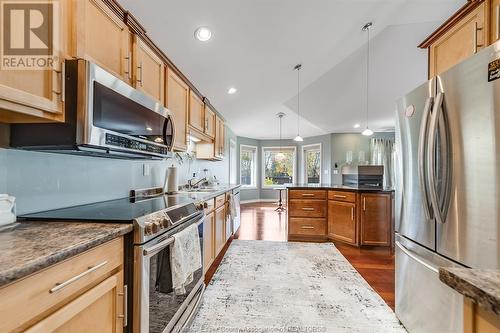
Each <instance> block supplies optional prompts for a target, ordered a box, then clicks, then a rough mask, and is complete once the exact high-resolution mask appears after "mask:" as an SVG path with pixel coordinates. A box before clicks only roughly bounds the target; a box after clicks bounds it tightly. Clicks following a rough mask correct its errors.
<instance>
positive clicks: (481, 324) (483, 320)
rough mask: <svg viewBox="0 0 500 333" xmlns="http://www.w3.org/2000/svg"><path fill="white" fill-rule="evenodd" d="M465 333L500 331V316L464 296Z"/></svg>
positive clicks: (496, 332)
mask: <svg viewBox="0 0 500 333" xmlns="http://www.w3.org/2000/svg"><path fill="white" fill-rule="evenodd" d="M464 333H500V316H499V315H498V314H495V313H493V312H492V311H490V310H488V309H486V308H484V307H482V306H480V305H478V304H477V303H475V302H474V301H472V300H471V299H469V298H467V297H464Z"/></svg>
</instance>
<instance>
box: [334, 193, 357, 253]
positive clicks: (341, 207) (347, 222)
mask: <svg viewBox="0 0 500 333" xmlns="http://www.w3.org/2000/svg"><path fill="white" fill-rule="evenodd" d="M356 220H357V219H356V204H354V203H351V202H342V201H331V200H330V201H328V236H329V237H330V238H332V239H334V240H339V241H342V242H346V243H349V244H352V245H357V243H358V242H357V237H356V225H357V223H356Z"/></svg>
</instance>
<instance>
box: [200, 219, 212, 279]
mask: <svg viewBox="0 0 500 333" xmlns="http://www.w3.org/2000/svg"><path fill="white" fill-rule="evenodd" d="M214 231H215V215H214V212H212V213H210V214H208V215H207V216H205V220H204V221H203V272H204V273H206V272H207V270H208V269H209V268H210V265H212V263H213V262H214V259H215V242H214V240H215V234H214Z"/></svg>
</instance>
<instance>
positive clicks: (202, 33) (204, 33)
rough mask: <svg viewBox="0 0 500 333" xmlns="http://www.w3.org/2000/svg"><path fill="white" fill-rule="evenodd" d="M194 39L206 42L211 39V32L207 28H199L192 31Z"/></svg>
mask: <svg viewBox="0 0 500 333" xmlns="http://www.w3.org/2000/svg"><path fill="white" fill-rule="evenodd" d="M194 37H195V38H196V39H197V40H199V41H200V42H206V41H208V40H209V39H210V38H212V32H211V31H210V29H208V28H207V27H199V28H198V29H196V30H195V31H194Z"/></svg>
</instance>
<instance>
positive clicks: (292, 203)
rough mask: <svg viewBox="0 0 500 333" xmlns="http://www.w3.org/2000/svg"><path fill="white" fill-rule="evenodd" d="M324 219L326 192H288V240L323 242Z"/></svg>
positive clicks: (324, 232) (324, 233) (325, 228)
mask: <svg viewBox="0 0 500 333" xmlns="http://www.w3.org/2000/svg"><path fill="white" fill-rule="evenodd" d="M326 217H327V200H326V190H289V191H288V239H289V240H292V241H293V240H298V241H301V240H304V241H325V240H326V239H327V237H326V235H327V223H326Z"/></svg>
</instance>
